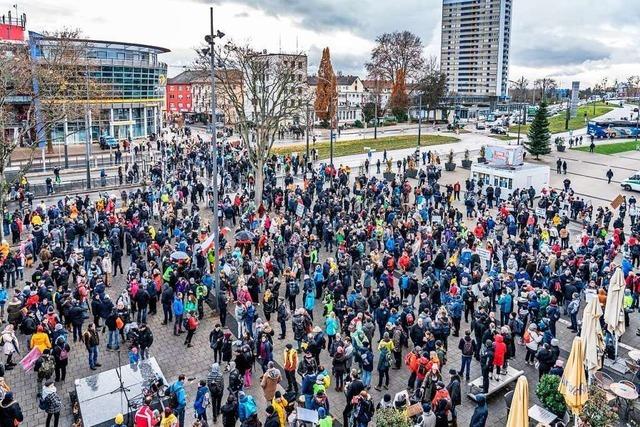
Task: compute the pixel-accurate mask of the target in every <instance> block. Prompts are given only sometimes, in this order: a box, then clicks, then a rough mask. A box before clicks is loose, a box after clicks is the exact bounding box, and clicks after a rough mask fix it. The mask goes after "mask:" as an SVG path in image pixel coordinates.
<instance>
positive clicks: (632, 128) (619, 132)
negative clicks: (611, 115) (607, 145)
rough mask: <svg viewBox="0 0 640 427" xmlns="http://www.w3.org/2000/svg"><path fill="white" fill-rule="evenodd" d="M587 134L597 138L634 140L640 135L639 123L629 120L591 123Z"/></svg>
mask: <svg viewBox="0 0 640 427" xmlns="http://www.w3.org/2000/svg"><path fill="white" fill-rule="evenodd" d="M587 134H589V135H593V136H594V137H596V138H634V137H635V136H636V135H640V128H638V123H637V122H635V121H629V120H610V121H595V120H594V121H590V122H589V124H588V126H587Z"/></svg>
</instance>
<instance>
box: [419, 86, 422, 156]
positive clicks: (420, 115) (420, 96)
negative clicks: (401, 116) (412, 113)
mask: <svg viewBox="0 0 640 427" xmlns="http://www.w3.org/2000/svg"><path fill="white" fill-rule="evenodd" d="M421 135H422V94H420V95H419V96H418V147H420V137H421Z"/></svg>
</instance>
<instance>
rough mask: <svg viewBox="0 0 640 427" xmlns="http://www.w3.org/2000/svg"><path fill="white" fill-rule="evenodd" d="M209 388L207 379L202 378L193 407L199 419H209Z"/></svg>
mask: <svg viewBox="0 0 640 427" xmlns="http://www.w3.org/2000/svg"><path fill="white" fill-rule="evenodd" d="M209 402H210V399H209V388H208V387H207V382H206V381H205V380H200V385H199V386H198V391H197V392H196V400H195V401H194V402H193V409H194V411H195V413H196V418H197V419H198V420H199V421H205V422H206V421H207V406H209Z"/></svg>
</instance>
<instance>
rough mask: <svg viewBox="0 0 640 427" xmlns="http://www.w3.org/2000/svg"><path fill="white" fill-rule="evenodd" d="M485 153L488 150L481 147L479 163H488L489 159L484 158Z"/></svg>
mask: <svg viewBox="0 0 640 427" xmlns="http://www.w3.org/2000/svg"><path fill="white" fill-rule="evenodd" d="M485 151H486V148H485V146H484V145H482V146H481V147H480V153H478V155H479V156H480V157H478V163H487V159H485V158H484V155H485Z"/></svg>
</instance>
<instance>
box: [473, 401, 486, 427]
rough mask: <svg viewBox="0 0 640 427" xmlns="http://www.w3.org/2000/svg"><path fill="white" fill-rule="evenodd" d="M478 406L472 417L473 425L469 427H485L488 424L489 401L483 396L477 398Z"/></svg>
mask: <svg viewBox="0 0 640 427" xmlns="http://www.w3.org/2000/svg"><path fill="white" fill-rule="evenodd" d="M476 401H477V404H478V406H476V409H475V410H474V411H473V416H472V417H471V423H470V424H469V427H485V425H486V423H487V417H488V416H489V408H488V407H487V399H486V398H485V396H484V395H483V394H480V395H477V396H476Z"/></svg>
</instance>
